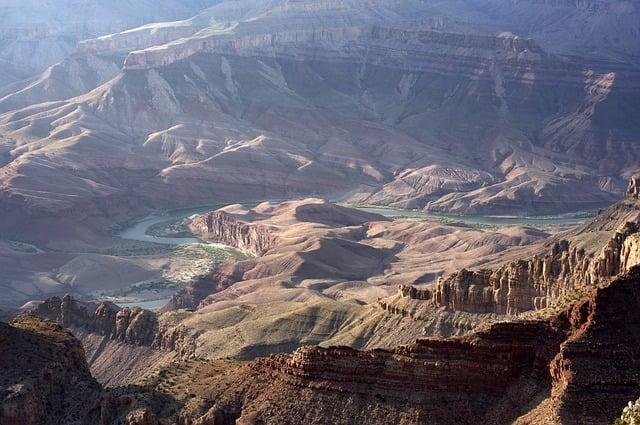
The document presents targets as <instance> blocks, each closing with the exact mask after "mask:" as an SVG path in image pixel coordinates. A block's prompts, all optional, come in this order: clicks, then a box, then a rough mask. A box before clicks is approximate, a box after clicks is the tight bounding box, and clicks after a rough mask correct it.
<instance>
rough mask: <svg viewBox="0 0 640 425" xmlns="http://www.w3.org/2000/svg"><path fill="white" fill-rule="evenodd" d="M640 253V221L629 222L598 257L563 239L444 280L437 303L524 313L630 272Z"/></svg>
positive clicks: (476, 310)
mask: <svg viewBox="0 0 640 425" xmlns="http://www.w3.org/2000/svg"><path fill="white" fill-rule="evenodd" d="M637 253H638V224H637V223H635V222H628V223H625V224H624V225H623V226H622V227H621V228H620V229H619V230H618V231H616V233H615V234H614V236H613V237H612V238H611V239H610V240H609V242H607V243H606V244H605V246H604V247H603V248H602V250H601V251H600V253H598V254H595V255H593V254H587V253H586V252H585V250H584V249H581V248H576V247H575V246H572V244H571V243H570V242H569V241H566V240H563V241H560V242H557V243H556V244H555V245H554V246H553V248H552V249H551V252H550V253H549V254H547V255H544V256H539V257H536V258H533V259H531V260H528V261H525V260H520V261H516V262H513V263H509V264H506V265H504V266H502V267H500V268H498V269H496V270H479V271H467V270H462V271H460V272H458V273H455V274H453V275H451V276H449V277H447V278H442V279H440V280H439V281H438V283H437V285H436V288H435V290H434V302H435V304H436V305H438V306H444V307H447V308H451V309H453V310H461V311H469V312H474V313H500V314H518V313H521V312H525V311H530V310H536V309H541V308H546V307H548V306H550V305H553V304H554V303H555V301H557V300H558V299H559V298H560V297H561V296H562V295H564V294H566V293H569V292H571V291H573V290H574V289H575V288H576V287H590V286H594V285H595V284H597V283H599V282H603V281H606V280H607V279H610V278H611V277H613V276H616V275H618V274H619V273H624V272H626V271H628V270H629V269H630V268H631V267H633V266H634V265H636V264H638V261H639V260H638V256H637Z"/></svg>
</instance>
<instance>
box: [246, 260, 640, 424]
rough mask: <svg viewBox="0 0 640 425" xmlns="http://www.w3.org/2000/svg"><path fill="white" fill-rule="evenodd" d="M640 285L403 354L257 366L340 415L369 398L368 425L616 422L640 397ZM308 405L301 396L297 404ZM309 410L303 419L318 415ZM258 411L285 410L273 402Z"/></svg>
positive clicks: (336, 355)
mask: <svg viewBox="0 0 640 425" xmlns="http://www.w3.org/2000/svg"><path fill="white" fill-rule="evenodd" d="M639 281H640V270H638V269H637V268H635V269H633V270H632V272H630V273H628V274H627V275H624V276H622V277H620V278H617V279H616V280H614V281H613V282H612V283H611V284H610V285H608V286H607V287H605V288H602V289H596V290H593V291H592V293H591V294H590V295H589V296H587V297H586V298H584V299H582V300H580V301H578V302H577V303H576V304H574V305H572V306H571V307H569V308H568V309H567V310H565V311H563V312H561V313H560V314H558V315H556V316H554V317H552V318H550V319H548V320H539V321H516V322H503V323H496V324H493V325H492V326H490V327H489V328H487V329H486V330H483V331H480V332H477V333H475V334H471V335H469V336H465V337H461V338H452V339H434V338H429V339H421V340H418V341H417V342H416V343H415V344H412V345H407V346H400V347H398V348H396V349H394V350H373V351H357V350H352V349H350V348H345V347H331V348H320V347H303V348H300V349H299V350H297V351H296V352H295V353H293V354H291V355H278V356H272V357H271V358H269V359H266V360H259V361H257V362H255V363H254V366H253V367H254V368H256V369H257V370H261V369H260V368H264V369H266V370H267V371H268V372H267V373H268V374H269V375H270V376H271V377H272V379H274V382H276V383H277V382H278V381H279V382H284V383H286V385H287V386H289V390H290V391H293V390H292V389H293V388H295V389H296V390H295V391H297V393H298V394H305V393H306V391H312V392H315V394H316V397H315V398H314V402H315V403H318V404H319V405H323V404H324V407H325V409H329V407H328V406H331V411H333V412H340V411H343V410H344V409H347V406H346V405H348V404H350V403H356V404H357V403H364V404H366V402H365V401H363V398H364V399H365V400H368V401H369V402H371V404H369V405H370V406H373V407H371V408H370V409H368V410H367V411H366V413H365V412H364V411H363V412H361V413H360V412H359V413H358V414H359V415H363V416H362V417H360V419H363V421H364V422H366V423H385V422H384V420H381V418H382V416H378V417H376V416H373V415H375V414H381V415H382V414H384V415H386V416H384V418H385V420H393V421H396V423H401V422H402V420H403V418H405V419H404V420H405V422H404V423H411V422H410V421H409V422H408V421H406V416H405V415H406V414H407V410H409V409H410V408H411V409H413V414H414V416H413V420H414V422H413V423H416V422H419V423H435V424H454V423H467V422H469V423H474V422H479V423H518V424H526V423H529V424H531V423H536V424H542V423H544V424H560V423H563V424H566V423H580V424H588V425H592V424H593V425H595V424H603V423H610V422H611V421H612V420H613V419H614V418H615V417H616V416H617V414H618V413H619V412H620V410H621V408H622V407H624V406H625V404H626V402H627V401H628V400H631V399H635V398H637V394H638V391H640V386H639V385H638V383H637V380H636V378H635V377H636V376H637V374H638V372H640V366H639V365H640V363H639V362H638V360H639V359H640V343H639V341H640V335H639V334H638V329H640V311H639V310H638V309H637V308H635V306H636V305H637V303H638V301H640V286H638V282H639ZM614 329H615V330H616V332H612V330H614ZM622 346H624V347H626V348H625V349H624V350H621V349H620V347H622ZM274 385H277V384H274ZM278 388H279V390H280V391H283V390H282V386H280V387H278ZM301 388H302V391H301V390H300V389H301ZM284 391H285V393H286V390H284ZM334 395H335V396H334ZM374 395H375V399H376V400H377V401H375V402H374V401H373V398H374ZM531 400H536V402H535V403H531ZM541 400H544V401H543V402H542V403H539V402H540V401H541ZM306 401H308V400H307V399H306V398H305V396H304V395H302V396H301V397H299V400H298V401H297V403H298V404H302V405H304V403H305V402H306ZM380 403H384V404H385V406H386V408H387V409H386V410H385V409H379V405H380ZM538 403H539V404H538ZM409 405H410V406H411V407H410V408H409ZM307 407H308V409H309V412H303V411H300V415H301V416H300V417H301V418H304V417H307V418H309V417H311V416H312V414H313V413H312V411H313V408H312V407H310V406H307ZM394 409H395V410H394ZM389 410H391V411H392V412H393V414H391V416H389ZM253 414H254V415H255V416H256V417H257V418H262V419H266V418H267V416H268V415H275V417H277V415H278V414H282V412H280V411H279V410H278V407H275V408H274V407H273V406H271V408H270V409H269V411H268V413H267V411H266V410H263V411H262V412H260V411H258V413H256V412H255V411H254V412H253ZM261 414H262V415H263V416H261ZM305 415H308V416H305ZM367 415H370V416H367ZM271 417H274V416H271ZM387 423H389V422H387Z"/></svg>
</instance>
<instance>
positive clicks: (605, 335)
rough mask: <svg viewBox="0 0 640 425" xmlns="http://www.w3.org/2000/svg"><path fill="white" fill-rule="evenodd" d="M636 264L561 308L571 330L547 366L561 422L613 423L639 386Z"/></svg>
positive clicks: (639, 319)
mask: <svg viewBox="0 0 640 425" xmlns="http://www.w3.org/2000/svg"><path fill="white" fill-rule="evenodd" d="M639 284H640V269H638V268H637V267H636V268H633V269H632V271H631V272H629V273H627V274H625V275H623V276H622V277H620V278H619V279H617V280H616V281H614V282H613V283H612V284H611V285H610V286H607V287H605V288H601V289H597V290H595V291H594V292H593V293H592V294H591V295H590V296H589V297H587V298H586V299H584V300H582V301H580V302H578V303H576V304H575V305H573V306H572V307H570V308H569V309H568V310H567V311H565V312H564V313H563V314H562V315H561V316H560V317H559V318H558V320H561V321H566V322H568V323H569V325H570V329H571V332H570V333H569V336H568V338H567V339H566V341H565V342H564V343H563V344H562V346H561V350H560V352H559V353H558V354H557V355H556V356H555V358H554V359H553V361H552V363H551V365H550V372H551V375H552V378H553V386H552V392H551V398H552V400H554V401H555V403H554V404H556V405H557V406H558V414H559V416H560V422H561V423H580V424H586V425H591V424H593V425H596V424H603V423H612V422H613V419H614V418H616V417H617V414H618V413H619V412H620V411H621V410H622V408H623V407H624V406H625V405H626V404H627V402H629V401H630V400H633V399H635V398H636V397H637V395H638V393H639V392H640V383H639V382H638V374H639V373H640V310H638V308H637V305H638V303H639V302H640V285H639Z"/></svg>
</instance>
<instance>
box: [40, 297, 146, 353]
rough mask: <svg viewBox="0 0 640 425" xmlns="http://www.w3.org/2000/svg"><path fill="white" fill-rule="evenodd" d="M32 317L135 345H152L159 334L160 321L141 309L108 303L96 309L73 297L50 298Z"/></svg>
mask: <svg viewBox="0 0 640 425" xmlns="http://www.w3.org/2000/svg"><path fill="white" fill-rule="evenodd" d="M31 313H32V314H34V315H35V316H38V317H43V318H46V319H49V320H53V321H55V322H57V323H60V324H61V325H62V326H64V327H67V328H71V329H74V328H78V329H82V330H85V331H87V332H90V333H97V334H99V335H103V336H106V337H108V338H110V339H112V340H114V341H121V342H124V343H127V344H132V345H144V346H150V345H152V344H153V342H154V340H155V337H156V333H157V330H158V318H157V316H156V314H155V313H153V312H152V311H149V310H143V309H141V308H138V307H134V308H122V309H121V308H120V307H118V306H117V305H115V304H113V303H111V302H108V301H107V302H103V303H101V304H100V305H99V306H97V307H96V306H94V305H92V304H86V303H82V302H79V301H77V300H75V299H74V298H72V297H71V296H69V295H66V296H65V297H63V298H62V299H61V298H59V297H52V298H49V299H47V300H46V301H44V302H43V303H42V304H40V305H39V306H38V307H36V308H35V309H34V310H32V311H31Z"/></svg>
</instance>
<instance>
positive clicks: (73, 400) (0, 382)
mask: <svg viewBox="0 0 640 425" xmlns="http://www.w3.org/2000/svg"><path fill="white" fill-rule="evenodd" d="M114 367H115V366H114ZM179 409H180V405H179V404H178V403H176V401H175V400H174V399H173V398H171V397H169V396H167V395H164V394H160V393H158V392H156V391H153V390H149V389H147V388H144V387H141V386H135V385H131V386H126V387H115V388H110V389H109V390H105V388H103V387H102V386H101V385H100V384H99V383H98V382H97V381H96V380H95V379H94V378H93V377H92V376H91V373H90V371H89V366H88V364H87V360H86V358H85V352H84V350H83V347H82V345H81V343H80V341H79V340H78V339H76V338H75V337H74V336H73V335H72V334H71V333H70V332H69V331H67V330H65V329H64V328H62V327H61V326H59V325H57V324H55V323H53V322H51V321H48V320H45V319H42V318H38V317H35V316H31V315H23V316H19V317H18V318H16V319H15V320H14V321H13V322H11V323H8V324H7V323H0V423H1V424H2V425H59V424H65V425H86V424H98V425H160V424H168V423H177V415H176V412H177V411H178V410H179ZM193 421H197V417H187V418H185V422H180V423H185V424H193V423H198V424H201V425H207V424H209V423H211V422H206V421H205V422H193ZM215 423H217V422H215Z"/></svg>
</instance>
